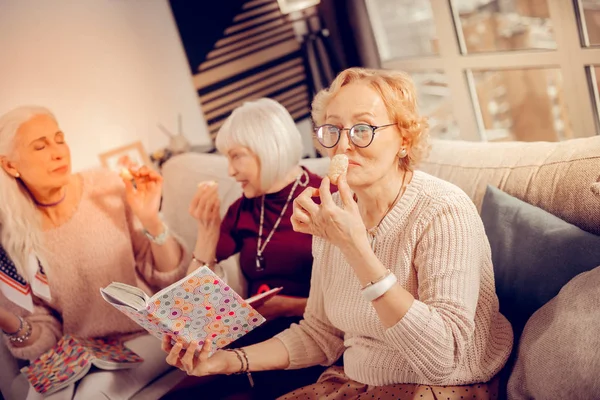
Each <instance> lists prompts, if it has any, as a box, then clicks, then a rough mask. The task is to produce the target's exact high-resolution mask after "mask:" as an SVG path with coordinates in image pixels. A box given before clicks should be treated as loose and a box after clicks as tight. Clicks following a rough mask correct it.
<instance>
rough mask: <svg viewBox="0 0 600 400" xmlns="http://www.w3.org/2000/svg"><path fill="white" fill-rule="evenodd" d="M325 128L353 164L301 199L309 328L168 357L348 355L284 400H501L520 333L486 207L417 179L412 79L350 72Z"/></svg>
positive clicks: (325, 94) (298, 359)
mask: <svg viewBox="0 0 600 400" xmlns="http://www.w3.org/2000/svg"><path fill="white" fill-rule="evenodd" d="M313 120H314V121H315V123H316V125H317V126H318V128H317V129H316V135H317V139H318V140H319V142H320V143H321V145H323V146H324V147H325V148H327V153H328V155H329V156H330V157H332V156H334V155H337V154H345V155H346V156H347V157H348V159H349V167H348V171H347V173H346V174H345V175H342V176H341V177H340V179H339V181H338V189H339V193H337V194H333V195H332V194H331V192H330V182H329V179H328V178H325V179H323V181H322V183H321V186H320V188H319V189H318V190H316V189H313V188H307V189H305V191H304V192H303V193H302V194H301V195H300V196H299V197H298V198H297V199H296V200H295V201H294V212H293V216H292V223H293V226H294V229H295V230H296V231H298V232H304V233H308V234H312V235H314V240H313V256H314V259H315V260H314V264H313V275H312V281H311V290H310V294H309V298H308V303H307V306H306V311H305V313H304V320H303V321H302V322H300V323H299V324H297V325H293V326H292V327H290V329H287V330H286V331H284V332H282V333H280V334H278V335H277V336H276V337H275V338H273V339H270V340H268V341H266V342H263V343H260V344H257V345H253V346H249V347H246V348H241V349H236V351H234V352H231V351H227V352H225V351H217V352H216V353H214V354H213V355H212V356H210V357H209V354H210V342H207V344H205V345H204V346H203V347H202V349H201V351H200V352H199V355H197V356H196V355H195V353H194V351H195V350H196V349H197V346H196V345H194V344H192V346H190V347H189V348H188V349H187V351H182V348H181V346H180V345H175V346H174V347H172V348H171V346H170V345H169V342H168V341H165V342H164V343H163V347H164V348H166V349H167V350H169V351H170V354H169V356H168V357H167V362H169V363H172V364H178V365H182V366H183V368H185V369H186V370H187V371H188V373H190V374H194V375H209V374H223V373H225V374H231V373H237V372H246V371H261V370H267V369H296V368H303V367H306V366H309V365H316V364H323V365H332V364H333V363H334V362H335V360H337V358H338V357H339V356H340V355H342V354H343V360H344V366H343V367H337V366H334V367H330V368H329V369H328V370H326V371H325V372H324V373H323V374H322V375H321V377H320V378H319V380H318V382H317V383H316V384H314V385H311V386H307V387H304V388H301V389H298V390H296V391H295V392H292V393H289V394H288V395H286V396H283V397H282V398H286V399H287V398H289V399H292V398H303V399H304V398H306V399H317V398H324V397H326V396H327V398H328V399H331V398H334V399H356V398H382V399H383V398H385V399H388V398H392V396H393V398H410V399H412V398H417V399H434V398H435V399H437V398H444V399H446V398H450V399H461V398H477V399H487V398H495V396H496V393H497V380H496V379H493V378H494V377H495V375H496V374H497V373H498V372H499V371H500V369H501V368H502V366H503V365H504V363H505V362H506V359H507V358H508V356H509V354H510V351H511V348H512V340H513V339H512V329H511V327H510V324H509V322H508V321H507V320H506V318H504V317H503V316H502V315H501V314H500V313H499V311H498V299H497V297H496V294H495V289H494V276H493V269H492V262H491V255H490V248H489V244H488V241H487V238H486V236H485V232H484V229H483V224H482V222H481V220H480V218H479V216H478V214H477V210H476V208H475V206H474V205H473V203H472V202H471V200H470V199H469V197H468V196H467V195H466V194H465V193H464V192H462V191H461V190H460V189H458V188H457V187H455V186H453V185H452V184H450V183H447V182H444V181H442V180H439V179H437V178H434V177H432V176H430V175H427V174H425V173H423V172H420V171H418V170H415V166H416V164H417V163H418V161H419V160H421V159H422V157H423V156H424V155H425V152H426V149H427V144H426V139H427V123H426V121H425V119H424V118H422V117H421V116H420V115H419V113H418V111H417V104H416V93H415V89H414V86H413V84H412V82H411V80H410V78H409V77H408V76H407V75H405V74H403V73H400V72H392V71H373V70H364V69H358V68H353V69H349V70H346V71H344V72H342V73H341V74H340V75H339V76H338V77H337V78H336V79H335V81H334V82H333V84H332V85H331V87H330V88H329V89H327V90H324V91H322V92H320V93H319V94H318V95H317V96H316V98H315V100H314V102H313ZM315 197H319V198H320V204H317V202H315ZM234 353H237V354H234ZM237 356H240V357H239V359H238V357H237Z"/></svg>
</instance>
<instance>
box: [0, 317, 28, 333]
mask: <svg viewBox="0 0 600 400" xmlns="http://www.w3.org/2000/svg"><path fill="white" fill-rule="evenodd" d="M15 317H17V318H18V319H19V328H18V329H17V330H16V331H14V332H6V331H5V330H4V329H2V333H4V334H5V335H6V336H16V335H17V333H19V332H21V329H23V318H21V317H20V316H18V315H15Z"/></svg>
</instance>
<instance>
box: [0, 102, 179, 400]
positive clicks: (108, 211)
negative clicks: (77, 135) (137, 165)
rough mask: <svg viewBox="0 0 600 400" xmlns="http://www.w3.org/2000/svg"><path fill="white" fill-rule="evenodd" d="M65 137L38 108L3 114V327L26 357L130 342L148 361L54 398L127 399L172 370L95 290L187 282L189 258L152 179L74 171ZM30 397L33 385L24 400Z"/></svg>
mask: <svg viewBox="0 0 600 400" xmlns="http://www.w3.org/2000/svg"><path fill="white" fill-rule="evenodd" d="M66 137H67V135H66V134H65V133H64V132H63V131H62V129H61V128H60V127H59V124H58V122H57V120H56V118H55V117H54V115H53V114H52V113H51V112H50V111H49V110H47V109H46V108H43V107H20V108H17V109H15V110H12V111H10V112H8V113H7V114H5V115H4V116H2V117H0V165H1V167H2V168H1V169H0V198H1V199H2V201H0V267H1V268H0V275H1V276H0V278H2V279H1V280H0V289H2V290H0V329H2V331H3V332H4V335H3V336H4V338H5V339H6V340H5V342H6V345H7V346H8V349H9V350H10V352H11V353H12V354H13V355H14V356H15V357H16V358H19V359H25V360H34V359H36V358H37V357H38V356H40V355H41V354H42V353H44V352H46V351H47V350H49V349H51V348H52V347H53V346H54V345H55V344H56V343H57V342H58V341H59V340H60V339H61V337H62V336H63V335H66V334H69V335H72V336H76V337H82V338H98V337H111V338H115V337H116V338H122V339H123V340H124V341H125V340H127V339H128V338H134V339H132V340H131V341H129V342H128V345H129V346H130V347H131V348H132V349H133V350H134V351H136V352H137V353H138V354H139V355H140V356H142V358H144V359H145V361H144V362H143V363H142V365H140V366H139V368H136V369H133V370H128V371H122V372H113V371H104V372H98V373H94V374H91V375H89V376H88V377H85V378H84V379H83V380H82V381H81V382H80V383H79V385H78V387H77V390H76V391H75V390H74V389H75V388H74V386H73V385H71V386H70V387H69V388H67V389H64V390H61V391H59V392H57V393H55V394H53V395H51V398H53V399H54V398H60V399H71V398H73V397H74V398H86V399H91V398H96V397H95V396H101V398H103V399H104V398H119V399H126V398H129V397H130V396H131V395H133V394H135V392H137V391H138V390H139V389H140V388H141V387H143V386H144V385H145V384H146V383H148V382H150V381H151V380H153V379H154V378H156V376H158V375H159V374H161V373H163V372H165V371H167V370H168V368H169V366H168V365H167V364H166V363H164V362H163V360H161V358H157V357H156V356H154V357H153V356H152V355H153V354H160V348H159V346H158V342H155V339H154V338H151V337H150V336H149V335H143V336H139V335H140V334H141V333H145V332H144V331H143V330H142V329H141V328H140V327H139V326H138V325H137V324H135V323H134V322H132V321H131V320H130V319H129V318H127V317H126V316H125V315H123V314H122V313H120V312H119V311H117V310H115V309H114V308H113V307H112V306H110V305H109V304H108V303H106V302H105V301H104V300H103V299H102V297H101V296H100V295H99V288H100V287H104V286H106V285H108V284H110V283H111V282H113V281H118V282H123V283H127V284H130V285H136V286H140V287H142V288H144V289H146V290H148V291H151V290H152V289H158V288H162V287H165V286H167V285H169V284H171V283H173V282H175V281H177V280H178V279H180V278H182V277H183V276H184V274H185V271H186V268H187V267H188V266H189V257H186V255H185V251H184V249H183V247H182V246H181V245H180V243H179V242H178V241H177V240H176V239H175V238H174V237H173V236H172V235H170V234H169V230H168V229H167V227H166V226H165V225H164V223H163V222H162V221H161V219H160V217H159V205H160V198H161V187H162V178H161V177H160V176H159V175H158V174H156V173H155V172H152V171H150V170H149V169H146V168H143V169H140V170H138V171H132V174H133V178H132V179H131V180H130V179H124V180H122V179H120V178H119V176H118V175H117V174H114V173H112V172H109V171H105V170H89V171H85V172H81V173H75V174H74V173H72V172H71V153H70V149H69V145H68V144H67V140H66ZM134 186H135V187H134ZM14 288H22V289H23V290H21V291H19V290H13V289H14ZM136 336H139V337H136ZM88 378H91V379H88ZM36 395H37V393H35V392H34V391H33V389H31V390H30V395H29V396H28V399H33V398H35V397H36Z"/></svg>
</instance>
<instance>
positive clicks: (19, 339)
mask: <svg viewBox="0 0 600 400" xmlns="http://www.w3.org/2000/svg"><path fill="white" fill-rule="evenodd" d="M23 325H24V326H25V332H24V333H23V334H21V335H19V336H14V335H13V336H9V337H8V340H10V342H11V343H19V344H22V343H24V342H25V341H27V339H29V337H30V336H31V333H32V332H33V329H32V328H31V325H30V324H29V322H27V321H25V320H23Z"/></svg>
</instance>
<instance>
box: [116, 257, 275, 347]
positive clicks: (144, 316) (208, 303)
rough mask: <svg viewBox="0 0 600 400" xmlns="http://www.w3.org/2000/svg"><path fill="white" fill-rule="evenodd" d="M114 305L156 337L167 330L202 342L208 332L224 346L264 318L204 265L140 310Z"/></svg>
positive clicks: (251, 328) (188, 339) (187, 338)
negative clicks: (143, 309)
mask: <svg viewBox="0 0 600 400" xmlns="http://www.w3.org/2000/svg"><path fill="white" fill-rule="evenodd" d="M113 305H114V306H115V307H116V308H118V309H119V310H120V311H122V312H123V313H125V314H126V315H128V316H129V317H130V318H131V319H133V320H134V321H136V322H137V323H138V324H139V325H140V326H142V327H143V328H144V329H146V330H147V331H148V332H150V333H151V334H152V335H154V336H156V337H157V338H159V339H162V337H163V335H164V334H167V333H169V334H173V335H175V336H178V337H181V338H182V339H183V340H184V341H186V342H190V341H198V342H200V344H203V343H204V340H205V339H206V338H207V337H209V336H210V337H211V338H212V342H213V345H214V346H215V347H216V348H222V347H224V346H227V345H228V344H229V343H231V342H233V341H234V340H236V339H239V338H240V337H242V336H244V335H245V334H246V333H248V332H250V331H251V330H253V329H254V328H256V327H257V326H259V325H260V324H262V323H263V322H265V319H264V317H263V316H262V315H260V314H259V313H258V312H257V311H256V310H255V309H254V308H252V307H251V306H250V305H249V304H248V303H247V302H246V301H245V300H244V299H242V298H241V297H240V296H239V295H238V294H237V293H236V292H235V291H234V290H233V289H231V288H230V287H229V286H228V285H227V284H226V283H224V282H223V281H222V280H221V279H220V278H219V277H218V276H217V275H216V274H215V273H213V272H212V271H211V270H210V269H209V268H207V267H202V268H199V269H197V270H196V271H195V272H194V273H192V274H190V275H189V276H187V277H186V278H185V279H183V280H182V281H180V284H178V285H176V286H174V287H172V288H170V289H168V290H163V291H161V292H160V293H158V295H157V296H154V297H152V298H151V300H150V304H149V305H148V307H147V309H146V310H145V311H143V312H137V311H135V310H133V309H131V308H129V307H126V306H121V305H115V304H113Z"/></svg>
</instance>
